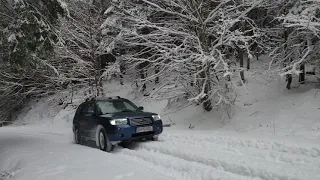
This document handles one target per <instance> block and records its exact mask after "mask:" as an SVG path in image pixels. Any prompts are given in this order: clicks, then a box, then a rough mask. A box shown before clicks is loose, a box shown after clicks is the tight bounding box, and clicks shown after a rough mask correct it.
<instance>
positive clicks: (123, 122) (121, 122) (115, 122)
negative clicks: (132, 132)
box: [110, 119, 128, 126]
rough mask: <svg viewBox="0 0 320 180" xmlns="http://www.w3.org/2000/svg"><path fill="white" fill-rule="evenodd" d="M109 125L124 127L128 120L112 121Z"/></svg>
mask: <svg viewBox="0 0 320 180" xmlns="http://www.w3.org/2000/svg"><path fill="white" fill-rule="evenodd" d="M110 124H111V125H114V126H115V125H126V124H128V120H127V119H112V120H110Z"/></svg>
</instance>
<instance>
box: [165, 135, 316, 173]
mask: <svg viewBox="0 0 320 180" xmlns="http://www.w3.org/2000/svg"><path fill="white" fill-rule="evenodd" d="M163 141H164V142H163V143H170V144H185V145H188V146H196V147H199V146H201V147H202V148H205V149H212V150H213V151H214V150H215V148H216V147H217V146H218V147H219V149H221V150H223V151H225V152H228V153H234V154H238V155H241V156H243V155H248V156H252V157H256V158H259V159H262V160H265V161H274V162H282V163H287V164H291V165H293V166H305V167H310V168H320V158H318V157H310V156H306V155H302V154H294V153H292V152H290V151H289V152H287V153H285V152H281V151H277V150H271V151H270V150H269V149H259V148H256V146H251V147H246V148H245V147H241V146H240V147H237V146H232V145H230V144H229V143H225V144H218V143H216V142H210V141H203V142H201V143H199V142H198V141H196V140H189V141H186V140H180V139H178V138H170V137H169V138H166V137H165V140H163Z"/></svg>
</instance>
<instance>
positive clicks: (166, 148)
mask: <svg viewBox="0 0 320 180" xmlns="http://www.w3.org/2000/svg"><path fill="white" fill-rule="evenodd" d="M258 63H263V60H261V61H260V62H255V64H252V70H251V71H250V72H246V74H245V77H246V78H247V81H248V83H246V84H245V85H246V87H245V88H244V87H243V86H237V87H236V88H237V91H238V92H239V94H238V101H237V102H236V103H235V105H234V106H233V107H231V108H230V109H224V110H227V111H228V113H229V114H228V113H226V111H222V110H221V109H220V110H219V109H218V110H213V111H212V112H210V113H208V112H205V111H203V109H202V108H201V107H195V106H188V107H186V108H184V109H182V110H178V111H173V110H175V109H172V108H171V109H170V108H169V110H167V109H166V108H165V107H166V105H167V101H166V100H160V101H159V100H157V101H156V100H152V99H151V100H150V99H149V100H147V99H144V98H142V97H141V95H139V94H137V93H133V92H132V87H133V86H132V85H131V84H129V83H126V84H125V85H124V86H121V85H120V82H119V81H112V82H109V83H108V84H106V85H105V87H104V89H105V90H106V92H107V96H116V95H120V96H123V97H127V98H129V99H131V100H132V101H133V102H135V103H136V104H137V105H142V106H144V107H145V109H146V111H152V112H156V113H159V114H160V115H161V116H162V118H163V120H164V123H165V124H171V127H166V128H165V129H164V133H163V134H162V135H161V136H160V139H159V141H158V142H147V141H146V142H137V143H132V144H130V145H127V146H126V147H120V146H117V147H116V148H115V149H114V151H113V152H112V153H105V152H102V151H100V150H98V149H96V148H93V147H88V146H80V145H76V144H74V143H73V135H72V129H71V125H72V117H73V115H74V111H75V108H76V107H77V105H78V104H79V103H80V102H81V101H83V100H84V94H85V93H84V92H83V91H79V92H75V96H74V98H73V100H72V102H73V104H72V105H67V104H66V103H67V102H70V101H71V99H70V94H68V93H61V94H57V95H54V96H51V97H50V98H44V99H39V100H35V101H33V102H30V103H29V104H28V105H27V106H26V107H25V108H23V110H22V111H21V112H20V113H19V114H17V117H16V119H17V120H16V121H15V123H14V124H13V125H11V126H10V127H2V128H0V180H4V179H5V180H7V179H10V180H11V179H15V180H34V179H39V180H40V179H41V180H42V179H70V180H73V179H77V180H78V179H80V180H81V179H89V178H98V179H110V180H113V179H115V180H118V179H130V180H135V179H137V180H138V179H155V180H156V179H159V180H160V179H162V180H166V179H175V180H215V179H221V180H229V179H247V180H249V179H254V180H313V179H314V180H317V179H320V171H319V168H320V145H319V143H318V140H319V137H320V129H319V128H320V121H319V115H320V92H319V90H318V89H316V88H317V87H316V86H315V84H314V83H313V82H312V78H311V77H309V76H307V84H305V85H300V86H299V87H298V85H296V84H294V83H295V81H296V80H294V83H293V88H292V90H290V91H289V90H286V89H285V81H284V80H283V79H280V80H274V79H275V78H274V75H273V74H271V73H269V74H268V76H266V74H265V72H264V71H262V70H261V69H256V67H263V64H258ZM267 67H268V65H266V69H267ZM147 87H148V91H151V90H152V88H153V87H150V86H149V85H148V86H147ZM247 92H248V93H247ZM60 99H64V100H66V101H65V102H64V103H62V105H58V104H59V103H60ZM60 104H61V103H60ZM229 117H230V118H229Z"/></svg>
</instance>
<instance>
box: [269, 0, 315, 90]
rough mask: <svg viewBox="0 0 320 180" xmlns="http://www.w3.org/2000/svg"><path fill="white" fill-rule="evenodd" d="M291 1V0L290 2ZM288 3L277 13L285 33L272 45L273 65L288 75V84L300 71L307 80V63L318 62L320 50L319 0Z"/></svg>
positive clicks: (282, 31) (281, 28) (273, 67)
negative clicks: (278, 41)
mask: <svg viewBox="0 0 320 180" xmlns="http://www.w3.org/2000/svg"><path fill="white" fill-rule="evenodd" d="M289 2H290V3H289ZM289 2H287V4H285V5H286V6H284V7H283V9H287V11H285V12H284V13H282V14H280V15H279V16H278V17H277V20H278V21H279V22H280V26H279V27H278V28H279V29H280V30H281V33H282V37H281V40H282V41H280V43H278V45H277V46H276V47H275V48H274V49H273V51H272V53H271V55H272V57H273V60H272V62H271V63H270V68H271V69H276V70H278V71H280V72H281V75H282V76H287V80H288V85H287V88H288V89H290V83H291V81H292V75H293V74H296V75H300V78H302V79H300V81H304V76H303V75H304V73H305V72H304V71H305V70H304V66H305V64H306V63H312V64H314V63H316V62H317V60H318V59H319V52H320V41H319V38H320V2H319V1H317V0H302V1H300V0H299V1H298V0H291V1H289Z"/></svg>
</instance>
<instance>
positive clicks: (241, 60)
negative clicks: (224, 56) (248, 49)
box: [238, 48, 245, 83]
mask: <svg viewBox="0 0 320 180" xmlns="http://www.w3.org/2000/svg"><path fill="white" fill-rule="evenodd" d="M243 55H244V53H243V51H242V49H241V48H238V57H239V61H240V68H242V69H243ZM240 77H241V80H242V81H243V83H245V79H244V71H243V70H241V71H240Z"/></svg>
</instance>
